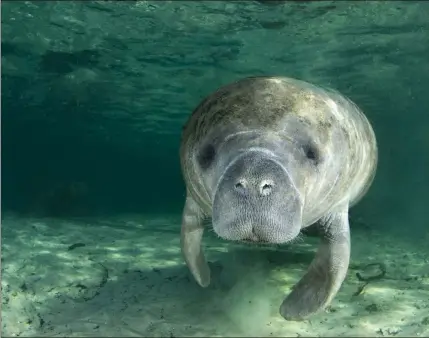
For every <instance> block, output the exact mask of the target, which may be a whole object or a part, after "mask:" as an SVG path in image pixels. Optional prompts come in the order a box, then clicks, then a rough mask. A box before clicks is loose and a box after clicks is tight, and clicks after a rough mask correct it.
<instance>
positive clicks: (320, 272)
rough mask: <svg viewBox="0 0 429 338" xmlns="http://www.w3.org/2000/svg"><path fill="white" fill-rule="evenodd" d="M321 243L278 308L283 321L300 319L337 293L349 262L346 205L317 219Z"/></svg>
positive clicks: (323, 304)
mask: <svg viewBox="0 0 429 338" xmlns="http://www.w3.org/2000/svg"><path fill="white" fill-rule="evenodd" d="M319 226H320V230H321V231H320V233H321V237H322V238H321V243H320V245H319V248H318V251H317V253H316V256H315V257H314V259H313V261H312V262H311V265H310V267H309V268H308V271H307V272H306V274H305V275H304V276H303V277H302V278H301V280H300V281H299V282H298V283H297V284H296V285H295V286H294V288H293V290H292V292H291V293H290V294H289V295H288V296H287V297H286V299H285V300H284V301H283V303H282V305H281V307H280V314H281V315H282V316H283V317H284V318H285V319H287V320H303V319H306V317H308V316H310V315H312V314H314V313H316V312H318V311H319V310H322V309H324V308H325V307H326V306H327V305H329V303H330V302H331V300H332V299H333V298H334V296H335V295H336V294H337V292H338V290H339V288H340V287H341V284H342V282H343V281H344V278H345V277H346V274H347V269H348V266H349V261H350V228H349V220H348V205H347V206H343V207H342V208H341V209H340V210H338V211H337V212H334V213H331V214H329V215H327V216H326V217H324V218H322V219H321V220H320V221H319Z"/></svg>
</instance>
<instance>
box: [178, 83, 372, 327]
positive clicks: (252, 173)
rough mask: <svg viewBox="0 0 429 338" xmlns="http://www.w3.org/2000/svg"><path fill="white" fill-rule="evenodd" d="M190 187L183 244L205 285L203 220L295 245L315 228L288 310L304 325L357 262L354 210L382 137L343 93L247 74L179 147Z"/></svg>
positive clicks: (191, 126)
mask: <svg viewBox="0 0 429 338" xmlns="http://www.w3.org/2000/svg"><path fill="white" fill-rule="evenodd" d="M180 156H181V165H182V174H183V177H184V180H185V183H186V187H187V197H186V203H185V207H184V211H183V219H182V230H181V246H182V252H183V255H184V257H185V261H186V263H187V265H188V267H189V269H190V271H191V272H192V274H193V276H194V277H195V279H196V281H197V282H198V284H200V285H201V286H202V287H206V286H208V285H209V283H210V270H209V267H208V265H207V262H206V260H205V258H204V253H203V252H202V249H201V239H202V235H203V230H204V228H203V220H204V218H206V217H210V216H211V217H212V223H213V229H214V231H215V233H216V234H217V235H218V236H219V237H221V238H223V239H226V240H230V241H247V242H253V243H258V242H259V243H261V242H262V243H276V244H279V243H288V242H290V241H292V240H293V239H295V238H296V237H297V236H298V234H299V233H300V231H301V230H302V229H305V228H306V227H309V226H310V225H313V224H315V225H314V226H317V227H318V233H319V234H320V237H321V242H320V246H319V249H318V251H317V253H316V256H315V257H314V260H313V262H312V263H311V264H310V266H309V268H308V271H307V272H306V274H305V275H304V276H303V277H302V279H301V280H300V281H299V282H298V283H297V284H296V285H295V287H294V288H293V291H292V292H291V293H290V294H289V295H288V296H287V297H286V298H285V300H284V301H283V303H282V305H281V307H280V314H281V315H282V316H283V317H284V318H285V319H288V320H302V319H305V318H307V317H308V316H310V315H312V314H314V313H316V312H317V311H319V310H321V309H323V308H325V307H326V306H327V305H328V304H329V303H330V302H331V300H332V299H333V297H334V296H335V295H336V293H337V292H338V290H339V288H340V286H341V284H342V282H343V280H344V278H345V276H346V273H347V269H348V265H349V258H350V232H349V222H348V210H349V208H350V207H351V206H352V205H353V204H355V203H356V202H357V201H358V200H359V199H360V198H361V197H362V196H363V195H364V194H365V193H366V191H367V189H368V188H369V186H370V185H371V183H372V180H373V178H374V175H375V170H376V166H377V145H376V140H375V135H374V132H373V130H372V128H371V126H370V124H369V122H368V120H367V119H366V117H365V116H364V115H363V113H362V112H361V111H360V110H359V109H358V108H357V107H356V106H355V105H354V104H353V103H352V102H351V101H350V100H348V99H347V98H345V97H343V96H342V95H340V94H339V93H337V92H335V91H333V90H328V89H322V88H319V87H316V86H314V85H311V84H309V83H306V82H303V81H299V80H294V79H290V78H283V77H254V78H245V79H243V80H240V81H238V82H235V83H232V84H230V85H227V86H224V87H222V88H220V89H219V90H217V91H216V92H215V93H213V94H212V95H210V96H209V97H207V98H206V99H205V100H204V101H203V102H201V103H200V105H199V106H198V107H197V108H196V109H195V110H194V112H193V113H192V115H191V117H190V118H189V120H188V122H187V124H186V125H185V127H184V129H183V134H182V143H181V149H180Z"/></svg>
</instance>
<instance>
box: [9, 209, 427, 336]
mask: <svg viewBox="0 0 429 338" xmlns="http://www.w3.org/2000/svg"><path fill="white" fill-rule="evenodd" d="M179 224H180V216H179V215H174V216H172V217H153V218H150V219H149V218H143V217H141V216H129V217H126V218H125V217H123V216H122V217H121V218H120V219H119V218H118V219H104V220H100V219H97V220H88V219H87V220H73V221H65V220H55V219H29V218H26V219H23V218H18V217H16V216H13V215H3V222H2V257H1V260H2V281H1V283H2V335H4V336H58V337H73V336H76V337H77V336H80V337H82V336H88V337H89V336H94V337H95V336H98V337H99V336H116V337H118V336H128V337H130V336H146V337H179V336H187V337H192V336H200V337H201V336H211V337H216V336H217V337H222V336H247V337H252V336H254V337H256V336H274V337H277V336H287V337H289V336H290V337H299V336H313V337H317V336H331V337H333V336H343V335H344V336H372V337H374V336H429V249H428V245H427V241H428V238H422V239H421V243H418V242H417V241H412V242H411V241H410V242H406V241H405V240H398V239H397V238H386V237H385V236H382V235H381V234H380V233H377V232H374V231H370V230H365V228H364V227H362V229H361V230H356V231H355V232H354V233H353V234H352V244H353V249H352V251H353V252H352V263H351V268H350V270H349V274H348V277H347V280H346V281H345V283H344V284H343V287H342V288H341V290H340V292H339V294H338V296H337V297H336V298H335V299H334V301H333V303H332V306H331V307H330V308H329V309H328V310H327V311H326V312H323V313H320V314H318V315H316V316H314V317H313V318H311V320H307V321H303V322H287V321H285V320H283V319H282V318H281V317H280V315H279V314H278V308H279V306H280V304H281V301H282V299H283V297H284V295H285V294H286V293H287V292H289V290H290V288H291V287H292V286H293V284H294V283H295V282H296V281H297V280H298V279H299V278H300V276H302V275H303V273H304V271H305V269H306V267H307V266H308V264H309V262H310V261H311V259H312V257H313V255H314V251H315V248H316V241H315V240H314V239H308V240H307V239H306V240H305V241H303V242H300V243H295V244H294V245H292V246H290V247H282V248H277V249H274V248H255V247H250V246H244V245H236V244H230V243H225V242H223V241H221V240H219V239H217V238H215V236H213V234H211V233H210V232H207V233H206V236H205V245H206V255H207V257H208V259H209V260H210V262H211V263H210V264H211V268H212V284H211V285H210V287H209V288H207V289H202V288H200V287H199V286H198V285H197V284H196V283H195V282H194V281H193V279H192V277H191V276H190V274H189V272H188V270H187V268H186V267H185V265H184V263H183V260H182V257H181V254H180V250H179V236H178V233H179ZM173 225H174V226H173ZM369 263H384V264H385V265H386V269H387V273H386V275H385V277H384V278H382V279H380V280H377V281H373V282H370V283H369V284H368V285H367V286H366V288H364V289H363V291H362V292H361V293H360V294H359V295H356V294H357V293H358V290H359V289H360V288H361V287H362V285H363V283H362V282H360V281H359V280H358V279H357V277H356V272H359V271H361V270H362V269H363V267H364V266H365V265H367V264H369Z"/></svg>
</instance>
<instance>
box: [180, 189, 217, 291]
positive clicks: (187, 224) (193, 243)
mask: <svg viewBox="0 0 429 338" xmlns="http://www.w3.org/2000/svg"><path fill="white" fill-rule="evenodd" d="M203 220H204V216H203V214H202V212H201V210H200V207H199V206H198V205H197V203H196V202H195V200H194V199H193V198H192V197H191V196H190V195H189V194H188V195H187V197H186V202H185V208H184V210H183V215H182V231H181V236H180V241H181V247H182V253H183V255H184V257H185V262H186V264H187V265H188V268H189V270H191V273H192V275H193V276H194V278H195V280H196V281H197V283H198V284H200V285H201V286H202V287H207V286H208V285H209V284H210V268H209V266H208V264H207V262H206V259H205V258H204V252H203V250H202V246H201V244H202V243H201V240H202V237H203V232H204V227H203Z"/></svg>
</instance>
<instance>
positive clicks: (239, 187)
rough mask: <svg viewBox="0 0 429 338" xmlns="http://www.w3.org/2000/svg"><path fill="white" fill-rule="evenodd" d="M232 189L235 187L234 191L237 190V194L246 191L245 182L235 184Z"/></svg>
mask: <svg viewBox="0 0 429 338" xmlns="http://www.w3.org/2000/svg"><path fill="white" fill-rule="evenodd" d="M234 187H235V190H237V191H238V192H244V191H245V190H246V181H244V180H240V181H238V182H237V183H235V185H234Z"/></svg>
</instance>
